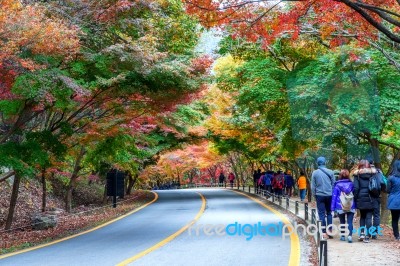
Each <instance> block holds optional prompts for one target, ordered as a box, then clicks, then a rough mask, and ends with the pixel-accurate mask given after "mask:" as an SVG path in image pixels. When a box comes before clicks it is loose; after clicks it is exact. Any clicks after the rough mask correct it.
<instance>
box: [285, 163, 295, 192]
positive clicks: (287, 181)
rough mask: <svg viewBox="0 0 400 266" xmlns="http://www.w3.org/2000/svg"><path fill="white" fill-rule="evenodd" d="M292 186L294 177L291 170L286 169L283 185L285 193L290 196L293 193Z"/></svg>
mask: <svg viewBox="0 0 400 266" xmlns="http://www.w3.org/2000/svg"><path fill="white" fill-rule="evenodd" d="M293 186H294V179H293V176H292V172H291V171H290V170H288V171H286V175H285V187H286V195H287V196H288V197H289V198H290V197H291V196H292V194H293Z"/></svg>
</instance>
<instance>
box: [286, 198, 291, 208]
mask: <svg viewBox="0 0 400 266" xmlns="http://www.w3.org/2000/svg"><path fill="white" fill-rule="evenodd" d="M289 203H290V202H289V198H286V210H288V209H289Z"/></svg>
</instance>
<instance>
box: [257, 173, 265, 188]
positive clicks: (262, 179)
mask: <svg viewBox="0 0 400 266" xmlns="http://www.w3.org/2000/svg"><path fill="white" fill-rule="evenodd" d="M263 181H264V176H263V175H262V176H261V177H260V178H259V179H258V185H259V186H262V185H263Z"/></svg>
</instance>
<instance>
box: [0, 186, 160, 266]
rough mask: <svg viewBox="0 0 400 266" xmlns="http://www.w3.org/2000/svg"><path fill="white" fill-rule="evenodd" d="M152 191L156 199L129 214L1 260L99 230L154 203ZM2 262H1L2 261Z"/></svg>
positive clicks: (155, 194)
mask: <svg viewBox="0 0 400 266" xmlns="http://www.w3.org/2000/svg"><path fill="white" fill-rule="evenodd" d="M151 192H152V193H153V194H154V199H153V200H152V201H150V202H148V203H146V204H144V205H143V206H140V207H139V208H136V209H134V210H133V211H130V212H128V213H127V214H124V215H122V216H120V217H118V218H115V219H113V220H111V221H108V222H106V223H104V224H101V225H99V226H96V227H94V228H92V229H89V230H86V231H84V232H81V233H78V234H74V235H71V236H67V237H64V238H61V239H58V240H55V241H52V242H50V243H46V244H41V245H38V246H35V247H31V248H27V249H23V250H20V251H16V252H12V253H8V254H5V255H2V256H0V260H1V259H4V258H7V257H11V256H15V255H18V254H21V253H25V252H29V251H32V250H35V249H39V248H44V247H47V246H51V245H54V244H57V243H60V242H63V241H66V240H68V239H71V238H74V237H77V236H80V235H84V234H87V233H90V232H93V231H95V230H97V229H100V228H102V227H105V226H107V225H109V224H112V223H114V222H116V221H118V220H121V219H123V218H125V217H127V216H129V215H131V214H133V213H135V212H138V211H140V210H141V209H143V208H145V207H147V206H149V205H150V204H152V203H154V202H155V201H157V199H158V194H157V193H155V192H153V191H151ZM0 264H1V263H0Z"/></svg>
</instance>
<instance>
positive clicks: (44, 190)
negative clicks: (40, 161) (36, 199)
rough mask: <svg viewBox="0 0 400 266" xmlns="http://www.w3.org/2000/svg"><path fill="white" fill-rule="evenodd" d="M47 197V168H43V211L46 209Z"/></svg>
mask: <svg viewBox="0 0 400 266" xmlns="http://www.w3.org/2000/svg"><path fill="white" fill-rule="evenodd" d="M46 198H47V188H46V168H44V167H43V169H42V212H45V211H46Z"/></svg>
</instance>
